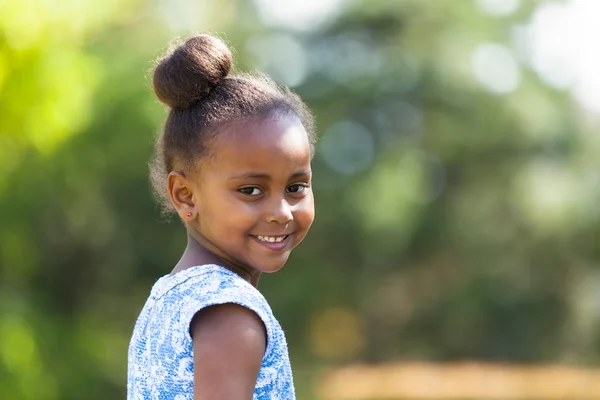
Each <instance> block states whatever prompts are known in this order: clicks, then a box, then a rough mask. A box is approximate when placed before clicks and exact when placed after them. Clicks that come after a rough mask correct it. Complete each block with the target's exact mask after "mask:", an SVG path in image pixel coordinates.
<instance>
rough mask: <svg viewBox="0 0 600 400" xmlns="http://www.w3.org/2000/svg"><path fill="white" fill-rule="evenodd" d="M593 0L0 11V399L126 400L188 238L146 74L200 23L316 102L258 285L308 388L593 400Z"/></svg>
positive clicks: (111, 4) (245, 2) (204, 1)
mask: <svg viewBox="0 0 600 400" xmlns="http://www.w3.org/2000/svg"><path fill="white" fill-rule="evenodd" d="M598 21H600V1H597V0H566V1H541V0H539V1H535V0H521V1H519V0H370V1H369V0H362V1H361V0H255V1H251V0H103V1H99V0H19V1H16V0H12V1H11V0H0V398H1V399H7V400H8V399H10V400H30V399H31V400H34V399H35V400H82V399H86V400H87V399H90V400H95V399H98V400H100V399H103V400H104V399H122V398H124V397H125V386H126V368H127V365H126V358H127V346H128V342H129V339H130V335H131V333H132V329H133V324H134V322H135V319H136V317H137V315H138V313H139V311H140V310H141V307H142V305H143V303H144V301H145V300H146V298H147V296H148V294H149V290H150V288H151V286H152V284H153V283H154V282H155V281H156V280H157V279H158V278H159V277H160V276H162V275H165V274H167V273H168V272H169V271H170V270H171V269H172V267H173V265H174V264H175V262H176V261H177V260H178V256H179V255H180V254H181V252H182V250H183V248H184V245H185V232H184V230H183V228H182V226H181V224H180V223H178V222H177V221H176V220H175V219H173V220H171V222H167V221H165V220H164V219H163V218H161V217H160V213H159V209H158V207H157V205H156V202H155V201H154V200H153V198H152V195H151V190H150V186H149V183H148V178H147V162H148V160H149V158H150V155H151V151H152V143H153V140H154V136H155V134H156V133H157V132H158V131H159V129H160V126H161V123H162V121H163V119H164V117H165V115H166V111H165V109H164V107H163V106H162V105H160V104H159V103H158V101H157V100H156V99H155V97H154V95H153V94H152V92H151V89H150V85H149V79H148V77H149V73H150V72H149V71H150V69H151V67H152V60H154V59H155V58H156V57H157V56H158V55H160V54H161V52H162V51H163V50H164V49H165V48H166V46H167V45H168V43H169V42H170V41H171V40H172V39H173V38H174V37H176V36H182V35H187V34H189V33H191V32H195V31H209V32H212V33H214V34H217V35H219V36H221V37H222V38H224V39H225V40H227V41H228V43H229V44H230V45H231V46H232V47H233V48H234V49H235V53H234V57H235V61H236V69H237V70H238V71H255V70H260V71H263V72H266V73H268V74H270V75H271V76H272V77H273V78H274V79H275V80H276V81H278V82H279V83H282V84H285V85H289V86H291V87H293V88H294V90H295V91H297V92H298V93H299V94H300V95H301V96H302V97H303V98H304V99H305V101H306V102H307V103H308V104H309V106H310V107H311V109H312V110H313V111H314V113H315V114H316V117H317V122H318V132H319V147H318V150H317V154H316V156H315V159H314V163H313V170H314V176H315V182H314V191H315V196H316V201H317V219H316V222H315V224H314V225H313V230H312V231H311V233H310V235H309V237H308V238H307V239H306V241H305V242H304V243H303V244H302V245H301V246H300V247H299V248H298V249H297V250H296V252H295V253H293V255H292V257H291V259H290V261H289V263H288V265H286V267H285V268H284V269H283V270H282V271H281V272H278V273H277V274H275V275H273V276H264V277H263V278H261V285H260V289H261V291H262V292H263V293H264V295H265V296H266V298H267V299H268V300H269V302H270V303H271V305H272V307H273V310H274V312H275V314H276V316H277V317H278V318H279V320H280V322H281V324H282V326H283V327H284V329H285V331H286V335H287V338H288V343H289V348H290V354H291V361H292V365H293V370H294V375H295V382H296V387H297V396H298V399H299V400H308V399H329V400H344V399H363V400H374V399H390V400H391V399H413V400H423V399H428V400H435V399H456V400H457V399H471V400H475V399H518V400H526V399H527V400H532V399H540V400H541V399H565V398H569V399H600V372H599V371H600V264H599V260H600V207H598V205H599V204H600V45H599V43H600V23H598Z"/></svg>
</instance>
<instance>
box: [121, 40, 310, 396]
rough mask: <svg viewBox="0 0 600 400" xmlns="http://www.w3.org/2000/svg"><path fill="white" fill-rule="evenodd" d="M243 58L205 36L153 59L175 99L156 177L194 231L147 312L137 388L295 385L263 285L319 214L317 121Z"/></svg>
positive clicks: (139, 328)
mask: <svg viewBox="0 0 600 400" xmlns="http://www.w3.org/2000/svg"><path fill="white" fill-rule="evenodd" d="M231 66H232V56H231V53H230V51H229V49H228V48H227V46H226V45H225V44H224V43H223V42H222V41H221V40H219V39H217V38H215V37H212V36H209V35H198V36H194V37H192V38H190V39H188V40H187V41H185V42H184V43H183V44H181V45H179V46H178V47H175V48H172V49H170V51H168V52H167V54H166V55H165V56H164V57H163V58H162V59H160V60H159V62H158V65H157V66H156V69H155V71H154V76H153V84H154V91H155V93H156V96H157V97H158V99H159V100H160V101H161V102H163V103H165V104H166V105H167V106H169V107H170V110H169V115H168V117H167V120H166V123H165V125H164V129H163V131H162V133H161V135H160V136H159V138H158V140H157V142H156V157H155V162H154V163H153V166H152V172H151V177H152V181H153V184H154V187H155V189H156V191H157V192H158V194H159V196H160V198H161V199H162V202H163V205H164V206H165V207H168V208H169V209H171V210H173V211H175V212H176V213H177V214H178V215H179V217H180V218H181V219H182V220H183V222H184V225H185V227H186V230H187V238H188V239H187V247H186V249H185V251H184V252H183V255H182V256H181V259H180V260H179V262H178V263H177V265H176V266H175V268H174V269H173V271H172V272H171V274H169V275H166V276H164V277H162V278H160V279H159V280H158V281H157V282H156V284H155V285H154V287H153V288H152V291H151V293H150V296H149V298H148V300H147V302H146V304H145V305H144V307H143V309H142V312H141V314H140V316H139V318H138V320H137V323H136V325H135V329H134V332H133V337H132V339H131V343H130V347H129V360H128V384H127V398H128V399H130V400H142V399H144V400H145V399H157V400H158V399H160V400H187V399H190V400H191V399H195V400H199V399H210V400H224V399H231V400H240V399H277V400H282V399H293V398H294V385H293V381H292V372H291V368H290V361H289V357H288V350H287V344H286V341H285V336H284V333H283V330H282V329H281V326H280V325H279V323H278V322H277V320H276V319H275V317H274V316H273V314H272V312H271V308H270V307H269V304H268V303H267V301H266V300H265V298H264V297H263V296H262V295H261V294H260V292H259V291H258V290H257V289H256V287H257V285H258V279H259V277H260V274H261V273H262V272H275V271H277V270H279V269H280V268H281V267H283V265H284V264H285V262H286V261H287V259H288V257H289V255H290V252H291V251H292V249H293V248H294V247H296V246H297V245H298V244H299V243H300V242H301V241H302V239H304V236H305V235H306V233H307V231H308V229H309V228H310V226H311V224H312V222H313V218H314V206H313V194H312V191H311V187H310V185H311V166H310V161H311V157H312V154H313V146H314V142H315V135H314V130H313V121H312V117H311V114H310V112H309V111H308V109H307V108H306V106H305V105H304V104H303V103H302V101H301V100H300V99H299V98H298V96H296V95H295V94H293V93H292V92H290V91H289V90H288V89H286V88H282V87H279V86H277V85H276V84H275V83H273V82H272V81H271V80H270V79H269V78H267V77H265V76H251V75H238V76H228V74H229V71H230V69H231Z"/></svg>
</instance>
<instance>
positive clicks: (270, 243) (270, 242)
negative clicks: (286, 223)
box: [252, 235, 290, 251]
mask: <svg viewBox="0 0 600 400" xmlns="http://www.w3.org/2000/svg"><path fill="white" fill-rule="evenodd" d="M252 237H253V238H254V239H255V240H256V242H257V243H259V244H261V245H263V246H264V247H266V248H268V249H269V250H274V251H279V250H283V249H284V248H285V247H286V246H287V244H288V243H289V241H290V235H283V236H262V235H257V236H254V235H253V236H252Z"/></svg>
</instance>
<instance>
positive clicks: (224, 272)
mask: <svg viewBox="0 0 600 400" xmlns="http://www.w3.org/2000/svg"><path fill="white" fill-rule="evenodd" d="M228 288H237V289H242V290H244V291H250V292H253V291H254V292H256V293H257V294H259V295H260V292H259V291H258V290H256V288H254V287H253V286H252V285H250V284H249V283H248V282H247V281H245V280H244V279H242V278H241V277H240V276H239V275H237V274H236V273H234V272H232V271H230V270H228V269H227V268H225V267H222V266H220V265H216V264H205V265H197V266H195V267H191V268H188V269H185V270H183V271H181V272H178V273H176V274H173V275H165V276H163V277H161V278H160V279H159V280H158V281H157V282H156V283H155V284H154V286H153V287H152V291H151V293H150V297H152V298H154V299H156V300H158V299H160V298H162V297H164V296H172V295H178V294H187V295H190V294H194V293H197V294H210V293H215V292H218V291H221V290H226V289H228Z"/></svg>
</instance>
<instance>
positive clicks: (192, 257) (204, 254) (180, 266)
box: [171, 232, 260, 287]
mask: <svg viewBox="0 0 600 400" xmlns="http://www.w3.org/2000/svg"><path fill="white" fill-rule="evenodd" d="M206 264H216V265H220V266H222V267H224V268H227V269H228V270H230V271H232V272H234V273H236V274H238V275H239V276H241V277H242V278H243V279H244V280H246V281H248V282H250V284H251V285H252V286H254V287H258V279H259V278H260V271H257V270H255V269H253V268H250V267H244V266H241V265H237V264H235V263H232V262H228V261H226V260H224V259H223V258H222V257H219V256H218V255H216V254H215V253H213V252H211V251H209V250H208V249H207V248H206V247H205V246H203V245H202V244H201V243H200V241H198V240H196V239H195V238H194V237H193V236H192V235H191V234H190V233H189V232H188V241H187V247H186V248H185V251H184V252H183V255H182V256H181V259H180V260H179V262H178V263H177V265H175V268H174V269H173V271H171V274H172V275H173V274H176V273H177V272H180V271H183V270H186V269H188V268H191V267H195V266H197V265H206Z"/></svg>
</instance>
